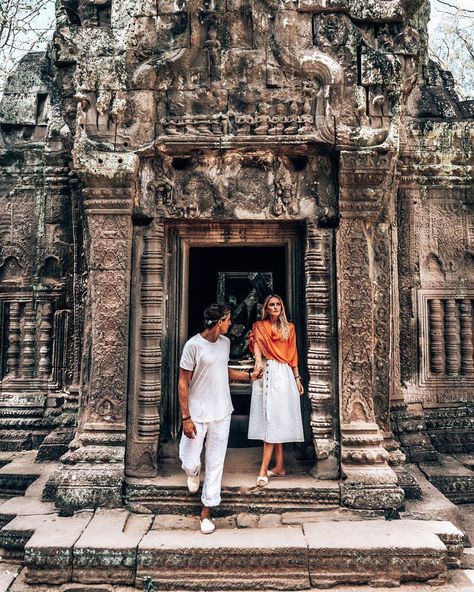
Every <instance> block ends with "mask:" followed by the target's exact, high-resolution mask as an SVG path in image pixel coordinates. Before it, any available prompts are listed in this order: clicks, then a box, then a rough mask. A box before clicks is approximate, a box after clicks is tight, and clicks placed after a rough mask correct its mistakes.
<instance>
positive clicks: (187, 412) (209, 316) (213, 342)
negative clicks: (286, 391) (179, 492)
mask: <svg viewBox="0 0 474 592" xmlns="http://www.w3.org/2000/svg"><path fill="white" fill-rule="evenodd" d="M230 312H231V311H230V307H229V306H227V305H224V304H211V305H210V306H208V307H207V308H206V310H205V311H204V314H203V317H204V330H203V331H202V333H198V334H197V335H194V337H191V339H189V341H187V342H186V343H185V345H184V348H183V353H182V356H181V361H180V363H179V366H180V368H179V382H178V396H179V404H180V407H181V414H182V422H183V435H182V437H181V443H180V446H179V458H180V459H181V462H182V468H183V470H184V471H185V472H186V475H187V476H188V481H187V483H188V489H189V491H190V492H191V493H196V492H197V491H198V489H199V483H200V471H201V452H202V449H203V446H204V442H206V451H205V467H206V477H205V479H204V484H203V487H202V495H201V501H202V505H203V508H202V511H201V516H200V522H201V532H202V533H203V534H210V533H212V532H214V530H215V525H214V522H213V521H212V519H211V508H213V507H214V506H218V505H219V503H220V501H221V481H222V472H223V470H224V459H225V454H226V450H227V441H228V439H229V428H230V416H231V413H232V411H233V407H232V401H231V398H230V389H229V379H230V380H248V381H250V380H251V371H248V372H246V371H243V370H234V369H231V368H228V362H229V353H230V340H229V339H228V338H227V337H225V334H226V333H227V332H228V331H229V329H230V326H231V325H232V320H231V316H230Z"/></svg>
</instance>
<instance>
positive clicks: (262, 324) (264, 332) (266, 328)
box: [249, 320, 298, 368]
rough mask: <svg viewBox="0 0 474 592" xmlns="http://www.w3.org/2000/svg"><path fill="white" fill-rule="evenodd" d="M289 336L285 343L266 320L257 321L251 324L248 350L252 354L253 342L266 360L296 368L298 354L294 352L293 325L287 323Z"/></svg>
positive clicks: (294, 334)
mask: <svg viewBox="0 0 474 592" xmlns="http://www.w3.org/2000/svg"><path fill="white" fill-rule="evenodd" d="M288 325H289V327H290V334H289V336H288V339H287V340H286V341H285V340H283V339H282V338H281V337H280V334H279V332H278V330H277V329H276V327H275V326H274V325H272V323H271V322H270V321H268V320H265V321H257V322H256V323H254V324H253V327H252V331H251V333H250V340H249V348H250V351H251V352H252V353H254V345H255V342H257V343H258V347H259V348H260V351H261V352H262V356H263V357H264V358H266V359H267V360H277V361H278V362H286V363H287V364H288V365H289V366H291V367H292V368H294V367H295V366H298V353H297V351H296V333H295V326H294V325H293V323H288Z"/></svg>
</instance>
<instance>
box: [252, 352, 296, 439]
mask: <svg viewBox="0 0 474 592" xmlns="http://www.w3.org/2000/svg"><path fill="white" fill-rule="evenodd" d="M248 437H249V440H263V441H264V442H269V443H274V444H278V443H280V442H281V443H283V442H303V441H304V433H303V422H302V420H301V407H300V394H299V393H298V389H297V387H296V381H295V377H294V375H293V372H292V370H291V368H290V366H289V365H288V364H285V363H282V362H277V361H276V360H267V361H266V363H265V366H264V368H263V377H262V378H260V379H259V380H255V381H254V383H253V385H252V400H251V403H250V416H249V435H248Z"/></svg>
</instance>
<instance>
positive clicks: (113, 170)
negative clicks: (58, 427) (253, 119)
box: [52, 150, 138, 513]
mask: <svg viewBox="0 0 474 592" xmlns="http://www.w3.org/2000/svg"><path fill="white" fill-rule="evenodd" d="M75 169H76V172H77V173H78V175H79V177H80V179H81V181H82V183H83V184H84V185H85V187H83V189H82V198H83V206H84V213H85V242H86V256H87V265H88V269H89V275H88V291H87V302H86V311H87V316H86V319H85V329H84V344H83V345H84V347H83V352H84V355H83V364H82V368H83V370H82V377H81V393H80V406H79V418H78V429H77V433H76V437H75V439H74V440H73V442H72V443H71V446H70V452H68V453H67V454H66V455H65V456H64V457H63V458H62V461H63V462H64V463H66V464H69V465H70V466H69V467H64V468H63V469H62V470H61V471H60V472H59V473H57V474H56V475H55V476H54V479H53V483H52V487H53V490H55V498H56V504H57V506H58V508H59V509H60V510H61V511H62V512H63V513H71V512H72V511H74V510H77V509H79V508H91V507H97V506H108V507H117V506H120V505H122V482H123V478H124V453H125V440H126V414H127V407H126V405H127V391H128V339H129V307H130V274H131V247H132V218H131V213H132V202H133V197H134V191H135V177H136V173H137V169H138V158H137V157H136V156H135V155H133V154H123V153H122V154H111V153H106V154H102V153H94V152H93V151H92V150H88V151H86V150H81V151H80V152H79V151H77V152H76V154H75Z"/></svg>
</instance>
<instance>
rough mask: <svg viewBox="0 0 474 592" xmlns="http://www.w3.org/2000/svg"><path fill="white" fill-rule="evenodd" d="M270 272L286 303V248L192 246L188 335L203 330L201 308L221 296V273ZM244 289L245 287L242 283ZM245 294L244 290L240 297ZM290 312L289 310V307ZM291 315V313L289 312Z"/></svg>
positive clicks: (274, 286)
mask: <svg viewBox="0 0 474 592" xmlns="http://www.w3.org/2000/svg"><path fill="white" fill-rule="evenodd" d="M223 272H224V273H225V272H230V273H231V272H242V273H252V272H261V273H266V272H270V273H272V276H273V291H274V292H275V293H276V294H279V295H280V296H281V297H282V298H283V299H284V301H285V304H287V302H286V300H287V278H286V274H287V270H286V248H285V246H278V247H191V249H190V253H189V299H188V302H189V306H188V338H189V337H191V336H192V335H195V334H196V333H198V332H199V331H202V320H201V319H202V311H203V310H204V309H205V308H206V306H208V305H209V304H211V303H212V302H216V301H217V300H218V299H219V293H218V283H219V274H220V273H223ZM242 288H243V290H245V287H242ZM242 296H244V293H243V292H241V293H240V294H237V297H238V298H241V297H242ZM287 312H290V311H288V310H287ZM290 316H291V315H290Z"/></svg>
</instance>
